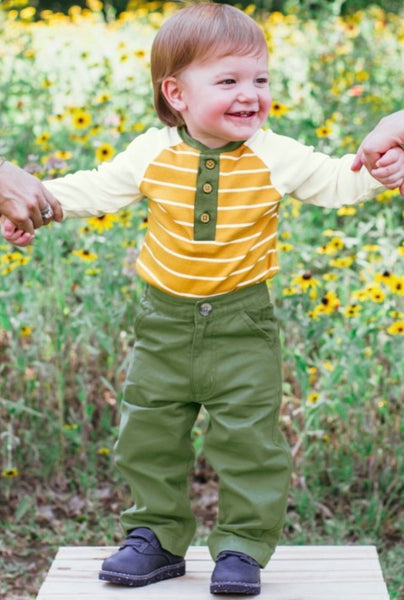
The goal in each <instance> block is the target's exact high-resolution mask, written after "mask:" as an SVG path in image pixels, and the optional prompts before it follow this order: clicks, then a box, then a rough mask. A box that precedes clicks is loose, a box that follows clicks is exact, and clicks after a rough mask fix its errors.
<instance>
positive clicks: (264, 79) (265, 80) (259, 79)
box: [256, 77, 268, 85]
mask: <svg viewBox="0 0 404 600" xmlns="http://www.w3.org/2000/svg"><path fill="white" fill-rule="evenodd" d="M256 81H257V83H258V84H259V85H267V84H268V77H257V80H256Z"/></svg>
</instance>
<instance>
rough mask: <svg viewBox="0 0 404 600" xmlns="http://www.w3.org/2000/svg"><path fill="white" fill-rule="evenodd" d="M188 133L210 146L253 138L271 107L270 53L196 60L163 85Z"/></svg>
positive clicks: (214, 146)
mask: <svg viewBox="0 0 404 600" xmlns="http://www.w3.org/2000/svg"><path fill="white" fill-rule="evenodd" d="M163 90H164V91H165V92H166V98H167V99H168V101H169V102H170V103H171V105H172V106H173V108H175V109H176V110H177V111H178V112H180V113H181V115H182V117H183V119H184V121H185V124H186V126H187V130H188V133H189V134H190V135H191V136H192V137H193V138H194V139H196V140H198V141H199V142H201V143H202V144H204V145H205V146H208V147H210V148H219V147H220V146H224V145H225V144H227V143H228V142H234V141H241V140H246V139H248V138H250V137H251V136H252V135H253V134H254V133H255V132H256V131H257V130H258V129H259V128H260V127H261V126H262V125H263V123H264V122H265V120H266V118H267V116H268V111H269V108H270V105H271V94H270V92H269V85H268V55H267V53H266V52H262V54H259V55H255V56H253V55H247V56H238V55H229V56H224V57H222V58H212V59H210V60H208V61H205V62H193V63H192V64H191V65H189V66H188V67H187V68H186V69H184V70H183V71H182V72H181V73H180V75H179V76H178V77H176V78H174V77H171V78H168V83H166V84H165V85H163Z"/></svg>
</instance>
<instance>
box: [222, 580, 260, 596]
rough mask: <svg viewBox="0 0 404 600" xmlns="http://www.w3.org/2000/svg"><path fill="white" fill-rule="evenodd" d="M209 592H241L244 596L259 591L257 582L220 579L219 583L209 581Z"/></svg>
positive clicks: (258, 592)
mask: <svg viewBox="0 0 404 600" xmlns="http://www.w3.org/2000/svg"><path fill="white" fill-rule="evenodd" d="M210 593H211V594H243V595H244V596H257V595H258V594H260V593H261V585H260V584H259V583H242V582H241V581H240V582H237V583H235V582H234V581H228V582H226V581H221V582H220V583H211V585H210Z"/></svg>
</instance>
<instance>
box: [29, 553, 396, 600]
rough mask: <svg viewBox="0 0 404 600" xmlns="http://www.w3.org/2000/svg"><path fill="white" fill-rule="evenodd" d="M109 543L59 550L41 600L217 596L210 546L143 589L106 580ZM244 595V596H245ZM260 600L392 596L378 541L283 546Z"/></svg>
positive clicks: (198, 599) (384, 599) (379, 599)
mask: <svg viewBox="0 0 404 600" xmlns="http://www.w3.org/2000/svg"><path fill="white" fill-rule="evenodd" d="M115 550H116V548H110V547H82V546H81V547H80V546H79V547H73V546H65V547H61V548H60V549H59V552H58V553H57V556H56V558H55V560H54V562H53V564H52V566H51V568H50V571H49V573H48V575H47V577H46V579H45V581H44V583H43V585H42V587H41V589H40V591H39V595H38V596H37V600H126V599H128V600H129V599H131V600H213V598H223V599H224V598H227V599H228V600H231V599H237V600H240V598H241V597H240V596H235V595H226V596H212V595H211V594H210V593H209V581H210V575H211V572H212V569H213V562H212V560H211V558H210V556H209V553H208V549H207V548H206V547H204V546H193V547H191V548H190V549H189V551H188V553H187V556H186V559H187V574H186V575H185V576H184V577H178V578H176V579H170V580H166V581H162V582H160V583H155V584H153V585H149V586H146V587H141V588H128V587H122V586H117V585H113V584H110V583H105V582H101V581H99V580H98V579H97V576H98V570H99V568H100V566H101V562H102V560H103V559H104V558H106V557H107V556H109V555H110V554H111V553H112V552H114V551H115ZM244 597H245V596H244ZM259 598H260V600H389V595H388V592H387V588H386V585H385V583H384V580H383V575H382V571H381V568H380V564H379V560H378V556H377V552H376V549H375V547H374V546H279V547H278V548H277V550H276V552H275V554H274V556H273V557H272V559H271V561H270V563H269V565H268V566H267V567H266V568H265V569H264V570H263V571H262V592H261V596H259Z"/></svg>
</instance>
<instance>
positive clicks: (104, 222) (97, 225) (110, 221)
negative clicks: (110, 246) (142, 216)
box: [87, 214, 118, 233]
mask: <svg viewBox="0 0 404 600" xmlns="http://www.w3.org/2000/svg"><path fill="white" fill-rule="evenodd" d="M117 220H118V217H117V215H112V214H105V215H101V216H100V217H90V218H89V219H88V221H87V225H88V227H90V229H93V230H94V231H97V233H102V232H103V231H106V230H108V229H112V227H113V226H114V223H116V221H117Z"/></svg>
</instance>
